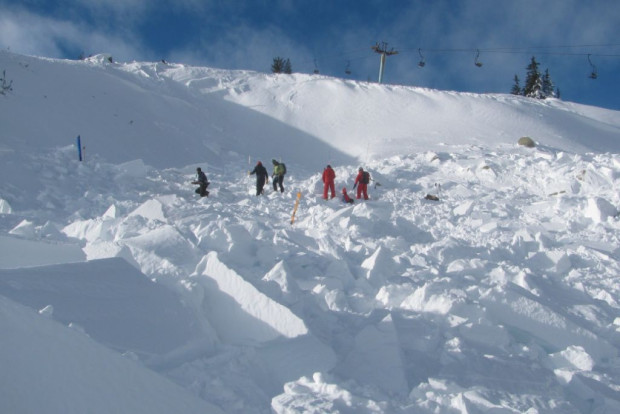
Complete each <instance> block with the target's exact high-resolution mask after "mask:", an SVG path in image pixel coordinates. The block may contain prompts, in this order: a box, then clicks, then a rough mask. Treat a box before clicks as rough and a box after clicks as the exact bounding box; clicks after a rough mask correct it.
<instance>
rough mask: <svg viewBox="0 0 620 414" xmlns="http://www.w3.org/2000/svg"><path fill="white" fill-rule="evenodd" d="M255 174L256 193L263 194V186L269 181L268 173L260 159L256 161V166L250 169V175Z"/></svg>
mask: <svg viewBox="0 0 620 414" xmlns="http://www.w3.org/2000/svg"><path fill="white" fill-rule="evenodd" d="M254 174H256V195H257V196H259V195H261V194H263V187H265V184H266V183H268V182H269V173H268V172H267V169H266V168H265V167H264V166H263V163H261V162H260V161H259V162H258V163H256V167H254V169H253V170H252V171H250V175H254Z"/></svg>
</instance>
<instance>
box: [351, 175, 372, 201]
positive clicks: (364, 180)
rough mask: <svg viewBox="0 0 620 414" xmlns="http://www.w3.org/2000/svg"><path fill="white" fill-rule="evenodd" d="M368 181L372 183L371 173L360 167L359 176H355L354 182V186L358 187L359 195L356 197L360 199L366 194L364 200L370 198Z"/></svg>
mask: <svg viewBox="0 0 620 414" xmlns="http://www.w3.org/2000/svg"><path fill="white" fill-rule="evenodd" d="M368 183H370V173H368V171H364V169H363V168H362V167H360V168H359V170H358V172H357V177H355V183H354V184H353V188H355V187H357V195H356V197H355V198H357V199H358V200H359V199H360V198H362V196H364V200H368Z"/></svg>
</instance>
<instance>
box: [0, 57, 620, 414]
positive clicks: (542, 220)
mask: <svg viewBox="0 0 620 414" xmlns="http://www.w3.org/2000/svg"><path fill="white" fill-rule="evenodd" d="M106 57H107V56H106V55H98V56H95V57H93V58H90V59H87V60H85V61H67V60H52V59H45V58H38V57H29V56H21V55H17V54H12V53H9V52H7V51H0V67H2V68H3V70H6V75H7V78H8V79H10V80H12V81H13V91H12V92H11V93H10V94H8V95H5V96H0V98H1V99H0V124H1V125H2V131H1V132H0V161H1V162H0V174H1V176H2V180H0V330H1V331H2V335H0V366H1V367H2V369H1V370H0V412H7V413H9V412H23V413H83V412H93V413H98V412H101V413H110V412H119V413H132V414H140V413H158V412H162V413H170V412H175V413H193V412H201V413H218V412H225V413H297V412H299V413H301V412H303V413H325V412H334V413H335V412H340V413H416V414H417V413H481V412H493V413H504V412H505V413H515V412H523V413H529V414H533V413H582V414H583V413H612V412H620V355H619V353H618V351H619V349H620V283H619V282H620V261H619V260H620V243H619V235H620V233H619V229H620V224H619V221H618V220H619V206H620V191H619V190H620V156H619V155H618V154H619V153H620V112H618V111H611V110H606V109H601V108H596V107H589V106H584V105H580V104H576V103H571V102H564V101H561V100H555V99H548V100H544V101H538V100H531V99H527V98H524V97H516V96H511V95H502V94H483V95H477V94H469V93H458V92H453V91H437V90H429V89H423V88H415V87H406V86H398V85H378V84H373V83H365V82H352V81H346V80H341V79H335V78H329V77H325V76H318V75H314V76H313V75H303V74H294V75H267V74H261V73H254V72H246V71H225V70H216V69H211V68H200V67H190V66H186V65H182V64H174V63H168V64H164V63H148V62H130V63H119V62H110V61H109V60H108V59H107V58H106ZM78 135H79V136H80V137H81V140H82V144H83V146H85V148H83V150H84V151H83V152H84V155H85V158H84V161H82V162H80V161H78V159H77V149H76V137H77V136H78ZM525 136H527V137H530V138H532V139H533V140H534V142H535V143H536V146H535V147H533V148H528V147H524V146H522V145H519V144H518V140H519V139H520V138H522V137H525ZM272 159H278V160H281V161H284V162H285V163H286V165H287V169H288V173H287V175H286V178H285V180H284V187H285V192H284V193H282V194H281V193H279V192H274V191H273V190H272V188H271V181H270V183H269V184H268V186H267V187H266V190H265V194H264V195H262V196H259V197H257V196H255V177H254V176H248V171H249V170H251V169H252V168H253V167H254V165H255V164H256V162H257V161H258V160H261V161H262V162H263V163H264V164H265V165H266V166H271V160H272ZM327 164H331V165H332V166H333V167H334V170H335V172H336V187H337V189H338V192H339V193H340V191H341V189H342V188H343V187H346V188H347V190H348V191H349V194H350V195H351V194H354V190H353V188H352V184H353V180H354V176H355V174H356V172H357V169H358V167H359V166H363V167H364V168H365V169H367V170H368V171H370V173H371V176H372V178H373V180H374V181H372V182H371V184H370V185H369V195H370V200H368V201H363V200H356V202H355V203H354V204H353V205H349V204H345V203H343V202H342V201H341V200H339V199H338V198H335V199H332V200H329V201H325V200H323V199H322V190H323V188H322V183H321V172H322V170H323V168H324V167H325V165H327ZM197 166H200V167H202V168H203V170H205V171H206V173H207V175H208V177H209V180H210V181H211V183H212V184H211V186H210V187H209V191H210V192H211V194H210V196H209V197H208V198H199V197H198V196H197V195H196V194H195V193H194V188H195V186H194V185H192V184H190V182H191V181H192V180H193V179H194V173H195V169H196V167H197ZM298 192H300V193H301V200H300V204H299V208H298V210H297V212H296V217H295V222H294V224H291V215H292V212H293V207H294V205H295V200H296V196H297V193H298ZM427 195H434V196H436V197H437V199H438V200H431V199H426V198H425V197H426V196H427Z"/></svg>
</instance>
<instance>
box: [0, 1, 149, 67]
mask: <svg viewBox="0 0 620 414" xmlns="http://www.w3.org/2000/svg"><path fill="white" fill-rule="evenodd" d="M0 46H1V47H2V48H3V49H9V50H11V51H13V52H15V53H22V54H27V55H35V56H44V57H52V58H64V57H67V56H65V55H66V53H67V50H76V55H75V56H74V58H78V56H79V53H80V52H84V53H85V54H87V55H88V54H96V53H102V52H106V53H110V54H112V56H113V57H114V58H115V59H117V60H134V59H138V58H139V57H140V55H141V53H142V52H141V48H140V45H139V42H138V41H136V40H135V39H133V38H131V37H127V36H126V35H125V37H123V38H121V37H120V36H119V35H118V34H111V33H106V32H99V31H96V30H93V28H91V27H87V26H85V25H82V24H79V23H73V22H70V21H64V20H57V19H53V18H47V17H41V16H38V15H36V14H32V13H29V12H27V11H17V12H5V13H3V15H2V17H1V18H0Z"/></svg>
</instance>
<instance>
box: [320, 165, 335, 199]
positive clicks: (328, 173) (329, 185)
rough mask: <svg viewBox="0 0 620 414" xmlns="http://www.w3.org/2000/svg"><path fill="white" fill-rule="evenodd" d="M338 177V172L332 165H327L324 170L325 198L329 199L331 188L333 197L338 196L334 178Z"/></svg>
mask: <svg viewBox="0 0 620 414" xmlns="http://www.w3.org/2000/svg"><path fill="white" fill-rule="evenodd" d="M335 179H336V173H335V172H334V169H333V168H332V166H331V165H329V164H328V165H327V167H325V169H324V170H323V200H327V193H328V190H331V196H332V197H331V198H334V197H336V186H335V185H334V180H335Z"/></svg>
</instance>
